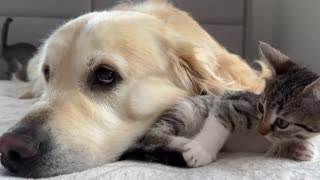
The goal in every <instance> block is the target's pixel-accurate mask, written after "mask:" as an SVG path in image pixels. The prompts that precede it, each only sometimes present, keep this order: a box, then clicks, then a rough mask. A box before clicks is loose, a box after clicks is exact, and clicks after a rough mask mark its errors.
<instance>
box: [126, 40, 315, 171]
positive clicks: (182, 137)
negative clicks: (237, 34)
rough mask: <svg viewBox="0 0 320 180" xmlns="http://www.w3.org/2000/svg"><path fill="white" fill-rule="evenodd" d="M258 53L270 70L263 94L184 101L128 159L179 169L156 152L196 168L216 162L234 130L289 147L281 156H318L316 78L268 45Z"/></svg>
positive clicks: (163, 117)
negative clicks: (175, 156) (177, 156)
mask: <svg viewBox="0 0 320 180" xmlns="http://www.w3.org/2000/svg"><path fill="white" fill-rule="evenodd" d="M260 49H261V52H262V55H263V56H264V58H265V59H266V60H267V62H268V63H269V64H270V66H271V68H272V70H273V71H274V76H273V77H272V78H271V79H270V80H269V81H268V83H267V86H266V89H265V91H264V93H263V94H261V95H260V96H258V95H255V94H252V93H249V92H244V91H227V92H225V94H224V95H222V96H211V95H204V96H195V97H191V98H186V99H183V100H181V101H179V102H178V103H177V104H176V105H174V106H173V107H172V108H170V109H169V110H167V111H166V112H165V113H163V115H161V117H160V118H159V120H158V121H157V122H156V123H155V124H154V125H153V126H152V127H151V129H150V130H149V131H148V132H147V133H146V134H145V135H144V137H143V138H142V139H140V141H138V142H137V143H136V144H135V145H134V146H133V147H132V148H131V149H130V150H129V151H128V152H127V154H126V157H129V158H130V155H131V156H132V157H134V156H136V157H139V158H142V159H145V160H152V161H157V162H162V163H167V164H173V165H181V164H174V163H175V162H174V160H171V161H170V159H168V157H166V155H164V154H161V153H160V154H159V150H163V152H165V153H168V152H169V153H170V152H178V153H180V154H182V157H183V159H184V161H185V162H186V163H187V165H188V166H189V167H199V166H204V165H207V164H209V163H211V162H212V161H214V160H215V159H216V157H217V154H218V152H219V151H220V150H221V148H222V147H223V146H224V145H226V141H227V140H228V139H229V138H230V136H231V135H232V134H234V133H235V132H236V131H253V132H258V131H259V132H260V134H261V135H262V136H264V138H265V139H262V140H261V141H264V140H266V139H267V140H268V141H270V142H272V143H277V144H278V143H281V144H283V145H287V146H286V149H285V150H284V151H283V153H284V154H283V155H284V156H287V157H289V158H292V159H296V160H301V161H307V160H311V159H312V158H313V157H314V156H315V153H316V152H317V150H316V146H315V142H314V139H313V137H315V136H316V135H318V134H319V133H320V117H319V116H320V80H319V79H318V78H319V76H318V75H317V74H315V73H313V72H311V71H309V70H308V69H307V68H305V67H301V66H298V65H297V64H295V63H294V62H292V61H291V60H290V58H289V57H287V56H286V55H284V54H282V53H281V52H280V51H278V50H276V49H274V48H272V47H271V46H270V45H268V44H266V43H260ZM261 135H260V136H261ZM257 136H259V134H258V133H257ZM240 143H244V142H243V141H242V142H240ZM255 145H257V144H255ZM257 146H258V145H257ZM269 148H270V147H269ZM269 148H266V149H265V151H267V150H268V149H269ZM152 152H156V154H154V156H152ZM160 152H161V151H160ZM137 153H140V156H139V155H138V156H137V155H136V154H137ZM141 154H147V155H148V156H141ZM159 155H161V156H159ZM157 156H158V157H157ZM139 158H138V159H139Z"/></svg>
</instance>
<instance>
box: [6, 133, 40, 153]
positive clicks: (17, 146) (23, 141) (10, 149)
mask: <svg viewBox="0 0 320 180" xmlns="http://www.w3.org/2000/svg"><path fill="white" fill-rule="evenodd" d="M38 148H39V143H38V142H36V141H35V140H33V139H32V138H31V137H29V136H27V135H24V134H18V133H13V132H7V133H5V134H3V135H2V137H1V138H0V153H2V154H4V155H5V156H8V157H10V156H12V154H16V155H18V156H19V157H20V158H22V159H27V158H31V157H33V156H35V155H36V154H37V151H38Z"/></svg>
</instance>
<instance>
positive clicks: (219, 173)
mask: <svg viewBox="0 0 320 180" xmlns="http://www.w3.org/2000/svg"><path fill="white" fill-rule="evenodd" d="M26 86H27V85H26V84H24V83H17V82H10V81H0V133H1V134H2V133H3V132H4V131H5V130H6V129H8V128H9V127H11V126H12V125H13V124H14V123H15V122H17V121H18V120H19V119H20V118H21V117H22V116H23V115H24V114H25V113H26V112H27V111H28V110H29V108H30V106H31V105H32V104H33V103H34V102H35V101H36V100H35V99H33V100H20V99H17V98H15V96H16V94H17V89H19V90H21V89H23V88H25V87H26ZM0 179H22V178H16V177H13V176H11V175H10V174H9V173H7V172H6V170H5V169H4V168H3V167H2V166H1V165H0ZM48 179H54V180H55V179H70V180H75V179H81V180H84V179H94V180H97V179H113V180H117V179H134V180H136V179H137V180H144V179H145V180H166V179H174V180H189V179H190V180H191V179H197V180H198V179H204V180H207V179H216V180H229V179H230V180H235V179H237V180H238V179H253V180H260V179H274V180H289V179H295V180H297V179H314V180H320V159H317V160H314V161H311V162H297V161H293V160H286V159H276V158H270V157H264V156H263V155H262V154H252V153H233V154H231V153H229V154H227V153H225V154H221V155H220V156H219V159H218V160H217V161H216V162H214V163H212V164H211V165H209V166H206V167H201V168H194V169H179V168H173V167H168V166H164V165H160V164H150V163H141V162H140V163H139V162H132V161H123V162H116V163H111V164H106V165H104V166H102V167H98V168H94V169H89V170H86V171H83V172H78V173H73V174H68V175H62V176H57V177H53V178H48Z"/></svg>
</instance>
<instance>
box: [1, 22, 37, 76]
mask: <svg viewBox="0 0 320 180" xmlns="http://www.w3.org/2000/svg"><path fill="white" fill-rule="evenodd" d="M12 21H13V19H12V18H7V19H6V20H5V22H4V24H3V27H2V34H1V40H2V41H1V42H2V46H1V52H2V53H1V55H2V57H3V59H4V60H5V62H6V64H7V66H8V68H7V69H8V70H7V72H6V73H7V76H9V77H11V78H12V79H15V78H16V79H19V80H22V81H28V77H27V73H26V71H27V65H28V61H29V60H30V59H31V58H32V57H33V56H34V54H35V53H36V51H37V48H36V47H35V46H34V45H32V44H29V43H24V42H22V43H16V44H12V45H8V42H7V41H8V34H9V25H10V23H11V22H12Z"/></svg>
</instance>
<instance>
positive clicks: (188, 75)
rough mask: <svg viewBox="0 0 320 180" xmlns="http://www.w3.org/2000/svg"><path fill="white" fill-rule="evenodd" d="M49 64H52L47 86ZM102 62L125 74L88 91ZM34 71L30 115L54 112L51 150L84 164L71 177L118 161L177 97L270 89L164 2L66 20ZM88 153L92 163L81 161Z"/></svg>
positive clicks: (50, 124) (37, 58) (126, 6)
mask: <svg viewBox="0 0 320 180" xmlns="http://www.w3.org/2000/svg"><path fill="white" fill-rule="evenodd" d="M89 64H91V65H89ZM44 65H46V66H49V67H50V80H49V82H45V80H44V78H43V74H42V69H43V66H44ZM100 65H107V66H110V67H113V68H114V70H115V71H116V72H117V73H118V74H119V75H120V76H121V77H122V79H123V80H122V81H121V82H119V83H118V84H117V85H116V88H115V89H113V90H110V91H107V90H106V91H104V92H101V90H100V91H99V92H98V91H97V90H92V89H90V84H88V83H87V75H88V73H90V72H92V71H93V70H94V67H98V66H100ZM28 72H29V76H30V77H31V80H32V82H33V85H34V87H32V91H31V92H32V94H33V95H39V94H42V97H41V100H40V101H39V102H38V104H37V105H36V106H35V107H34V108H33V110H32V111H31V112H30V113H29V115H30V114H33V113H35V112H39V111H41V109H47V110H50V111H51V112H52V114H51V116H50V120H48V121H47V123H46V128H49V129H50V130H51V134H52V136H53V139H54V141H55V142H56V144H58V146H59V147H58V148H57V150H60V152H52V153H55V154H59V157H62V158H63V157H68V158H67V159H68V160H67V162H69V163H70V162H75V163H78V166H79V167H77V168H75V167H69V169H68V167H67V168H65V167H64V168H65V172H72V171H75V170H79V169H86V168H89V167H93V166H97V165H101V164H103V163H107V162H111V161H114V160H116V159H117V157H118V156H119V155H120V154H121V153H122V152H123V151H124V150H125V149H126V148H128V147H129V146H130V145H131V144H132V143H133V142H134V140H136V139H137V138H138V137H139V136H141V135H142V134H143V133H144V132H145V131H146V130H147V129H148V127H149V126H150V125H151V124H152V123H153V122H154V120H155V119H156V117H157V116H159V115H160V114H161V113H162V112H163V111H164V110H165V109H166V108H168V107H169V106H171V105H172V104H174V103H175V102H176V100H177V99H179V98H182V97H185V96H190V95H195V94H200V93H212V94H221V93H222V92H223V91H224V90H225V89H245V90H249V91H252V92H255V93H260V92H261V91H262V90H263V88H264V85H265V80H264V79H263V78H264V77H262V75H261V74H260V73H258V72H256V71H254V70H253V69H251V68H250V67H249V66H248V65H247V63H246V62H244V61H243V60H242V59H241V58H240V57H239V56H237V55H234V54H231V53H230V52H228V51H227V50H226V49H225V48H223V47H222V46H221V45H220V44H219V43H218V42H217V41H215V40H214V39H213V38H212V37H210V36H209V34H208V33H207V32H205V31H204V30H203V29H202V28H201V27H200V26H199V24H198V23H197V22H195V21H194V20H193V19H192V18H191V17H190V16H189V15H188V14H187V13H185V12H183V11H180V10H178V9H176V8H175V7H173V6H171V5H170V4H168V3H166V2H162V1H149V2H145V3H141V4H124V5H119V6H118V7H115V8H114V9H113V10H110V11H104V12H93V13H89V14H86V15H83V16H81V17H79V18H76V19H74V20H72V21H70V22H68V23H66V24H65V25H63V26H62V27H60V28H59V29H57V30H56V31H55V32H54V33H53V34H52V35H51V36H50V37H49V38H48V40H47V41H46V42H45V44H44V46H43V48H42V49H41V50H40V51H39V54H38V55H37V56H35V57H34V59H33V60H32V61H31V62H30V65H29V71H28ZM267 76H268V75H266V77H267ZM29 94H30V93H29ZM39 109H40V110H39ZM27 119H28V118H27ZM28 121H30V119H28ZM20 123H32V122H31V121H30V122H24V120H23V121H22V122H20ZM79 149H81V152H79ZM57 150H56V151H57ZM83 156H86V157H87V156H89V157H90V158H86V159H85V160H83V161H82V160H81V158H82V159H83ZM51 161H53V162H54V161H55V159H52V160H51ZM80 161H81V162H80Z"/></svg>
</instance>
